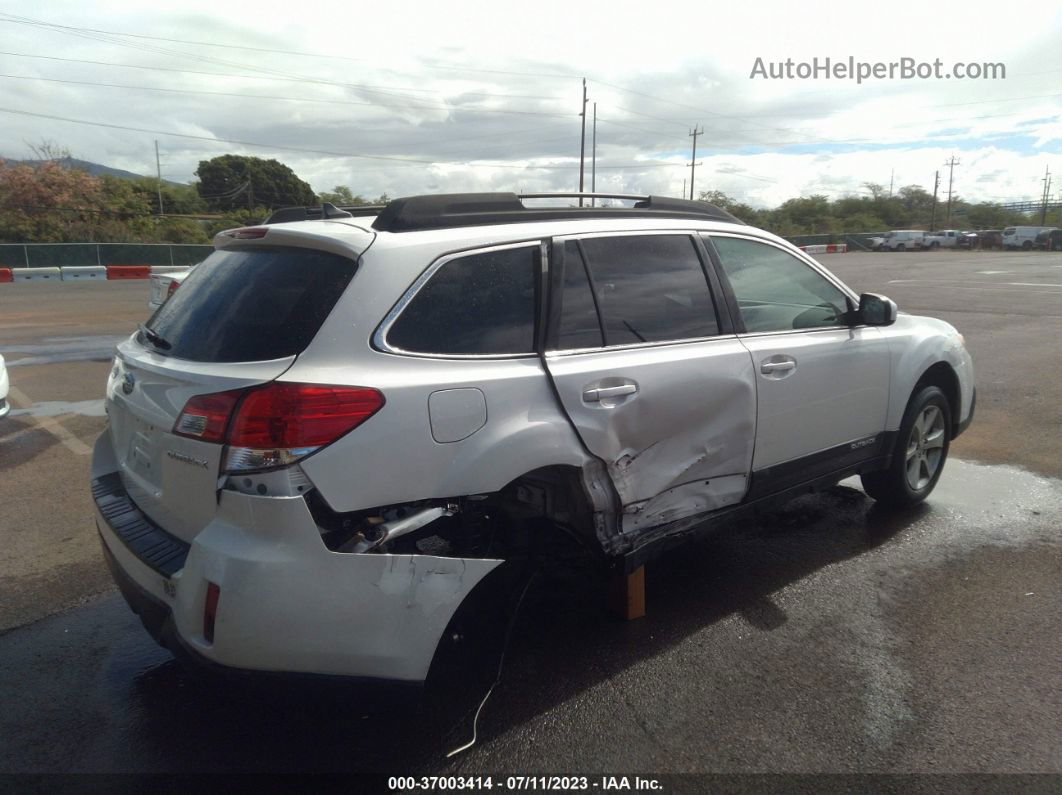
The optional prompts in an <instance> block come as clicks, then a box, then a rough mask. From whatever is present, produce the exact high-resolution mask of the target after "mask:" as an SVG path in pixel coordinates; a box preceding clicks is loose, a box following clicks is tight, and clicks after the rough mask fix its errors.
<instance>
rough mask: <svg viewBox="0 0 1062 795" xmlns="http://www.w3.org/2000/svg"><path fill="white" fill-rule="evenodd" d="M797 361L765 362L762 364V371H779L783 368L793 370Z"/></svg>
mask: <svg viewBox="0 0 1062 795" xmlns="http://www.w3.org/2000/svg"><path fill="white" fill-rule="evenodd" d="M795 368H796V362H764V363H763V364H761V365H760V372H761V373H777V372H781V371H783V370H793V369H795Z"/></svg>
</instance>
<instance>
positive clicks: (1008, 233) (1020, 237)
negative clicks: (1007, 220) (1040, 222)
mask: <svg viewBox="0 0 1062 795" xmlns="http://www.w3.org/2000/svg"><path fill="white" fill-rule="evenodd" d="M1053 228H1054V227H1050V226H1008V227H1007V228H1006V229H1004V230H1003V248H1005V249H1014V248H1022V249H1025V250H1026V251H1030V250H1031V249H1032V248H1033V246H1034V245H1036V236H1037V235H1038V234H1040V233H1041V232H1043V231H1044V230H1045V229H1053Z"/></svg>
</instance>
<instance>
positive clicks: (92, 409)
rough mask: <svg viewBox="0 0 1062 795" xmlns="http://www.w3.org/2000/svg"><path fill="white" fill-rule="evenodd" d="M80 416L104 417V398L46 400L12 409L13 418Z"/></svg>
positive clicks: (105, 411) (105, 412) (105, 410)
mask: <svg viewBox="0 0 1062 795" xmlns="http://www.w3.org/2000/svg"><path fill="white" fill-rule="evenodd" d="M64 414H80V415H81V416H82V417H104V416H106V415H107V409H106V406H105V404H104V401H103V399H102V398H98V399H96V400H75V401H66V400H44V401H41V402H40V403H34V404H33V405H32V406H30V407H29V408H25V409H12V410H11V415H10V416H12V417H60V416H63V415H64Z"/></svg>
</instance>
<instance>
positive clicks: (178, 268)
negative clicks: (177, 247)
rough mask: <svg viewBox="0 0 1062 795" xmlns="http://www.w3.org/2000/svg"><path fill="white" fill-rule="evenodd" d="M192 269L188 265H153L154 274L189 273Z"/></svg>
mask: <svg viewBox="0 0 1062 795" xmlns="http://www.w3.org/2000/svg"><path fill="white" fill-rule="evenodd" d="M190 270H191V268H190V267H188V266H187V265H152V266H151V272H152V273H187V272H188V271H190Z"/></svg>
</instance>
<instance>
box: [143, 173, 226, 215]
mask: <svg viewBox="0 0 1062 795" xmlns="http://www.w3.org/2000/svg"><path fill="white" fill-rule="evenodd" d="M129 183H130V184H131V185H132V186H133V188H134V189H135V190H136V191H137V192H138V193H140V194H142V195H143V196H144V197H145V199H146V200H147V202H148V204H149V205H150V207H151V212H152V213H156V214H157V213H158V211H159V182H158V180H157V179H155V178H154V177H141V178H140V179H134V180H129ZM162 209H163V212H164V213H165V214H166V215H198V214H200V213H204V212H206V210H207V204H206V202H205V201H203V198H202V197H201V196H200V195H199V191H198V190H196V188H195V187H194V186H192V185H175V184H173V183H172V182H163V183H162Z"/></svg>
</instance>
